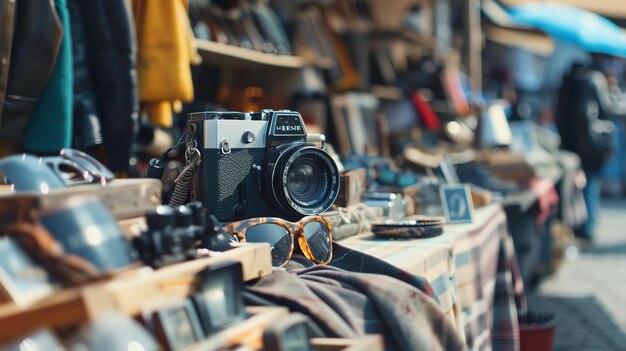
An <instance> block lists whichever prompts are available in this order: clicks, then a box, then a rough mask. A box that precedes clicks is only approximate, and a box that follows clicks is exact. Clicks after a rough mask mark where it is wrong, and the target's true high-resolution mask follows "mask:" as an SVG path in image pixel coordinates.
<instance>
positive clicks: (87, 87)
mask: <svg viewBox="0 0 626 351" xmlns="http://www.w3.org/2000/svg"><path fill="white" fill-rule="evenodd" d="M78 1H79V0H68V1H67V9H68V11H69V13H70V22H71V23H72V54H73V59H74V107H73V112H74V130H73V137H72V147H73V148H75V149H79V150H83V151H88V152H89V151H93V148H94V147H96V146H98V145H100V144H102V143H103V136H102V128H101V127H100V119H99V118H98V108H97V106H98V105H97V103H96V93H95V90H94V82H93V79H92V73H91V71H92V68H91V62H90V61H89V56H88V54H87V38H86V37H85V26H84V24H83V18H82V16H81V13H80V8H79V7H78Z"/></svg>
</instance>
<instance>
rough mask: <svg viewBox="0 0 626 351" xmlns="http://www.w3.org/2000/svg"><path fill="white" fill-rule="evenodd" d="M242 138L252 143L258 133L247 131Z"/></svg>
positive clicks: (247, 142) (245, 141)
mask: <svg viewBox="0 0 626 351" xmlns="http://www.w3.org/2000/svg"><path fill="white" fill-rule="evenodd" d="M241 139H242V141H243V142H244V143H246V144H252V143H253V142H254V140H256V135H254V133H252V132H251V131H247V132H245V133H243V136H242V137H241Z"/></svg>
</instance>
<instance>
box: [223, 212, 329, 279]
mask: <svg viewBox="0 0 626 351" xmlns="http://www.w3.org/2000/svg"><path fill="white" fill-rule="evenodd" d="M224 229H226V231H227V232H228V233H230V234H231V235H235V236H237V238H239V240H240V241H242V242H251V243H269V244H270V245H271V246H272V247H271V253H272V265H273V266H274V267H282V266H284V265H285V264H287V261H289V259H290V258H291V255H292V254H293V249H294V238H295V237H296V236H297V237H298V244H299V245H300V250H301V251H302V253H303V254H304V256H306V258H308V259H309V260H311V261H313V262H315V263H317V264H328V262H330V260H331V258H332V256H333V253H332V245H331V243H332V235H331V230H332V226H331V224H330V222H328V221H327V220H326V219H325V218H324V217H322V216H308V217H304V218H302V219H301V220H300V221H298V222H297V223H292V222H289V221H286V220H284V219H281V218H275V217H261V218H252V219H245V220H243V221H239V222H232V223H230V224H227V225H225V226H224Z"/></svg>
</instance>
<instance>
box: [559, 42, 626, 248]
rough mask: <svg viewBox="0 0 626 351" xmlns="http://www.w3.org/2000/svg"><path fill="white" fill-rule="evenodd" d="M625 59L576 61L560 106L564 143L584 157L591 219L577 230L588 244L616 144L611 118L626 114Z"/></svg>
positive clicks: (564, 83) (565, 79)
mask: <svg viewBox="0 0 626 351" xmlns="http://www.w3.org/2000/svg"><path fill="white" fill-rule="evenodd" d="M622 64H623V63H622V62H621V61H620V60H619V59H616V58H614V57H610V56H605V55H597V54H593V55H592V60H591V61H590V62H585V63H576V64H574V65H573V66H572V67H571V69H570V71H569V72H567V73H566V74H565V76H564V77H563V81H562V83H561V87H560V90H559V94H558V98H557V106H556V111H555V113H556V121H555V122H556V126H557V129H558V131H559V134H560V135H561V139H562V147H563V148H564V149H566V150H569V151H572V152H574V153H576V154H578V156H580V159H581V161H582V166H583V170H584V171H585V175H586V177H587V184H586V185H585V188H584V189H583V192H584V196H585V203H586V205H587V211H588V219H587V222H586V223H584V224H583V225H582V226H581V227H580V228H578V229H577V230H576V235H577V236H578V237H579V238H580V239H582V241H583V242H584V243H585V244H591V243H592V241H593V237H594V230H595V227H596V222H597V217H598V210H599V206H600V189H601V178H600V173H601V169H602V167H603V166H604V165H605V163H606V162H607V161H608V160H609V159H610V157H611V155H612V153H613V151H614V148H615V135H614V134H615V130H616V128H615V125H614V123H613V122H612V121H610V119H611V118H615V117H622V118H623V117H626V100H625V99H624V95H623V94H622V93H621V90H620V89H619V86H618V84H619V81H620V80H621V79H620V78H621V74H622V73H621V68H620V67H621V66H622Z"/></svg>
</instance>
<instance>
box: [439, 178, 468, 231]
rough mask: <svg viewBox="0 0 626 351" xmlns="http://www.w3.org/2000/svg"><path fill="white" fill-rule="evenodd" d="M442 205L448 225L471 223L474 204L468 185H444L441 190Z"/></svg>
mask: <svg viewBox="0 0 626 351" xmlns="http://www.w3.org/2000/svg"><path fill="white" fill-rule="evenodd" d="M439 195H440V196H441V205H442V206H443V212H444V213H445V215H446V219H447V220H448V223H471V222H472V220H473V218H474V204H473V202H472V196H471V194H470V189H469V186H468V185H467V184H444V185H441V187H440V188H439Z"/></svg>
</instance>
